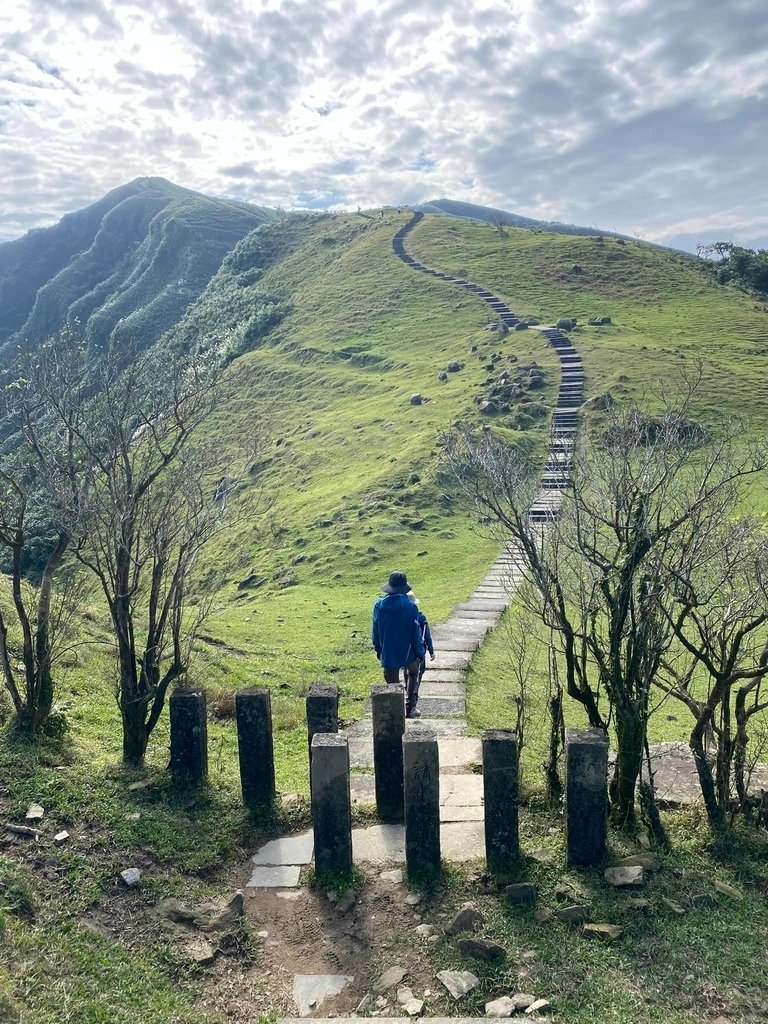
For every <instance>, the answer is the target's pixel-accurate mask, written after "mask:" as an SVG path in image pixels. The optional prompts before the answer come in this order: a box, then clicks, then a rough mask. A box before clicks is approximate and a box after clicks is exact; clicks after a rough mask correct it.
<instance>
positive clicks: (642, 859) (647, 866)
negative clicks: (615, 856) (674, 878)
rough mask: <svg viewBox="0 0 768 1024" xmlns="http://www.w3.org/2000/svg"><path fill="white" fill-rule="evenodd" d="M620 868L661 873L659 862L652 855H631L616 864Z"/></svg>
mask: <svg viewBox="0 0 768 1024" xmlns="http://www.w3.org/2000/svg"><path fill="white" fill-rule="evenodd" d="M617 866H618V867H620V868H642V869H643V870H644V871H661V861H660V860H659V858H658V857H657V856H656V855H655V854H653V853H633V854H632V855H631V856H629V857H622V858H621V860H620V861H618V862H617Z"/></svg>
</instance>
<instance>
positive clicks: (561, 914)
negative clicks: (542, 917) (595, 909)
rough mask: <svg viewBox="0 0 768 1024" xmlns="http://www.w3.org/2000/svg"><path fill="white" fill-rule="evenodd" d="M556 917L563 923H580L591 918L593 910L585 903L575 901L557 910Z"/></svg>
mask: <svg viewBox="0 0 768 1024" xmlns="http://www.w3.org/2000/svg"><path fill="white" fill-rule="evenodd" d="M554 917H556V918H557V920H558V921H561V922H562V923H563V924H571V925H580V924H584V923H585V922H587V921H588V920H589V919H590V917H591V911H590V909H589V907H588V906H587V905H586V904H585V903H573V904H571V906H570V907H560V909H559V910H555V911H554Z"/></svg>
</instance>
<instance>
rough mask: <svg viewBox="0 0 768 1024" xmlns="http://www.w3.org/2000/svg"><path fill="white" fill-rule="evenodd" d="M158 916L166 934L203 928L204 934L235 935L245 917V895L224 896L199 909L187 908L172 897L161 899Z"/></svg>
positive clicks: (202, 904) (158, 905) (208, 902)
mask: <svg viewBox="0 0 768 1024" xmlns="http://www.w3.org/2000/svg"><path fill="white" fill-rule="evenodd" d="M154 914H155V917H156V918H157V919H158V921H159V923H160V926H161V927H162V928H164V929H165V930H166V931H174V930H178V928H179V926H180V927H181V928H182V929H183V930H190V929H199V930H200V931H202V932H219V933H224V932H231V931H233V930H235V929H236V928H237V927H238V926H239V924H240V921H241V919H242V917H243V894H242V892H240V891H239V890H238V891H237V892H236V893H234V894H233V895H232V896H222V897H220V898H219V899H216V900H209V901H207V902H205V903H200V904H198V905H197V906H193V905H192V906H186V905H185V904H184V903H182V902H181V900H178V899H176V898H175V897H173V896H171V897H168V898H167V899H164V900H160V902H159V903H158V904H157V905H156V906H155V908H154Z"/></svg>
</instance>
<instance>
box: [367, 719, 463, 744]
mask: <svg viewBox="0 0 768 1024" xmlns="http://www.w3.org/2000/svg"><path fill="white" fill-rule="evenodd" d="M418 725H419V728H420V729H429V730H430V731H431V732H432V733H434V735H435V736H436V737H437V738H440V737H443V736H450V737H451V738H454V737H456V736H464V735H465V734H466V731H467V723H466V722H462V721H454V720H452V719H450V718H427V717H426V716H424V717H423V718H421V719H419V722H418ZM347 735H348V736H349V741H350V743H351V742H352V741H353V740H359V739H371V738H372V737H373V722H372V721H371V719H370V718H359V719H358V720H357V721H356V722H353V723H352V725H350V727H349V729H348V730H347Z"/></svg>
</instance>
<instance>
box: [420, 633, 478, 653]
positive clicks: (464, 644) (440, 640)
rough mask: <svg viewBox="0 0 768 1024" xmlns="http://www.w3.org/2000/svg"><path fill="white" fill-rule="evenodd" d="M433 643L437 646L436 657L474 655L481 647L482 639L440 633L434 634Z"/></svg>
mask: <svg viewBox="0 0 768 1024" xmlns="http://www.w3.org/2000/svg"><path fill="white" fill-rule="evenodd" d="M432 641H433V643H434V645H435V657H437V656H438V655H439V654H456V653H458V654H467V653H469V654H474V652H475V651H476V650H477V648H478V647H479V646H480V637H474V638H473V637H468V636H456V635H455V634H452V635H449V636H445V635H444V634H442V633H438V635H437V636H435V635H434V633H433V634H432Z"/></svg>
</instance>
